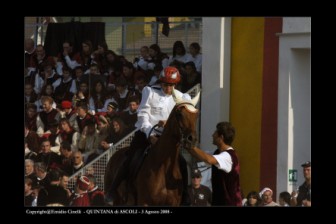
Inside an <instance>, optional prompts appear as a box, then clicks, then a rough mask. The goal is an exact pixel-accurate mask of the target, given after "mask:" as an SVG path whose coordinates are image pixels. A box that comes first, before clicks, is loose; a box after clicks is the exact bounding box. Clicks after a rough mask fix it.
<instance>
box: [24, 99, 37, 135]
mask: <svg viewBox="0 0 336 224" xmlns="http://www.w3.org/2000/svg"><path fill="white" fill-rule="evenodd" d="M36 118H37V106H36V104H34V103H29V104H27V105H26V116H25V123H26V124H27V127H28V129H29V130H31V131H34V132H36V131H37V126H36Z"/></svg>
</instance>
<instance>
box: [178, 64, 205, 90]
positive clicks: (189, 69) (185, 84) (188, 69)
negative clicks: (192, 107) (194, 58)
mask: <svg viewBox="0 0 336 224" xmlns="http://www.w3.org/2000/svg"><path fill="white" fill-rule="evenodd" d="M201 78H202V76H201V74H200V73H198V72H197V71H196V67H195V64H194V62H187V63H186V64H185V76H184V77H183V79H182V85H181V87H182V88H181V90H182V91H183V92H186V91H188V90H189V89H191V88H192V87H194V86H195V85H196V84H198V83H201Z"/></svg>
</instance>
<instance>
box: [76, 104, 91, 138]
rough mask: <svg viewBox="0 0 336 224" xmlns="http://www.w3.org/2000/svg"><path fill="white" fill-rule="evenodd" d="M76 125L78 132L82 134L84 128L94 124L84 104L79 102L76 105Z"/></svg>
mask: <svg viewBox="0 0 336 224" xmlns="http://www.w3.org/2000/svg"><path fill="white" fill-rule="evenodd" d="M77 114H78V115H77V118H76V119H77V124H78V128H79V132H80V133H83V130H84V127H85V126H87V125H88V124H90V123H92V122H94V118H93V116H92V115H91V114H89V113H88V106H87V104H86V102H79V103H78V104H77Z"/></svg>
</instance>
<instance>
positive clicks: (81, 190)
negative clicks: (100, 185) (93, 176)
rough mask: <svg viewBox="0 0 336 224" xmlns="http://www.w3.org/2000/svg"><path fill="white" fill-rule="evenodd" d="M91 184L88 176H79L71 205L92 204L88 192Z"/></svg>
mask: <svg viewBox="0 0 336 224" xmlns="http://www.w3.org/2000/svg"><path fill="white" fill-rule="evenodd" d="M89 186H90V180H89V178H87V177H86V176H80V177H78V178H77V181H76V185H75V194H73V195H72V200H71V202H70V206H74V207H79V206H90V198H89V195H88V193H87V191H88V189H89Z"/></svg>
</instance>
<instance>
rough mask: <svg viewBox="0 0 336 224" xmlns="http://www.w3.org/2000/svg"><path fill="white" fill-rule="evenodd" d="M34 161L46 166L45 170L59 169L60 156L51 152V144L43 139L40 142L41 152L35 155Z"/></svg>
mask: <svg viewBox="0 0 336 224" xmlns="http://www.w3.org/2000/svg"><path fill="white" fill-rule="evenodd" d="M36 161H37V162H43V163H44V164H45V165H46V168H47V170H50V169H51V168H58V167H60V164H61V160H60V156H59V155H57V154H56V153H55V152H52V151H51V144H50V140H49V139H44V140H43V141H42V143H41V152H40V153H39V154H37V157H36ZM36 174H37V173H36Z"/></svg>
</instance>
